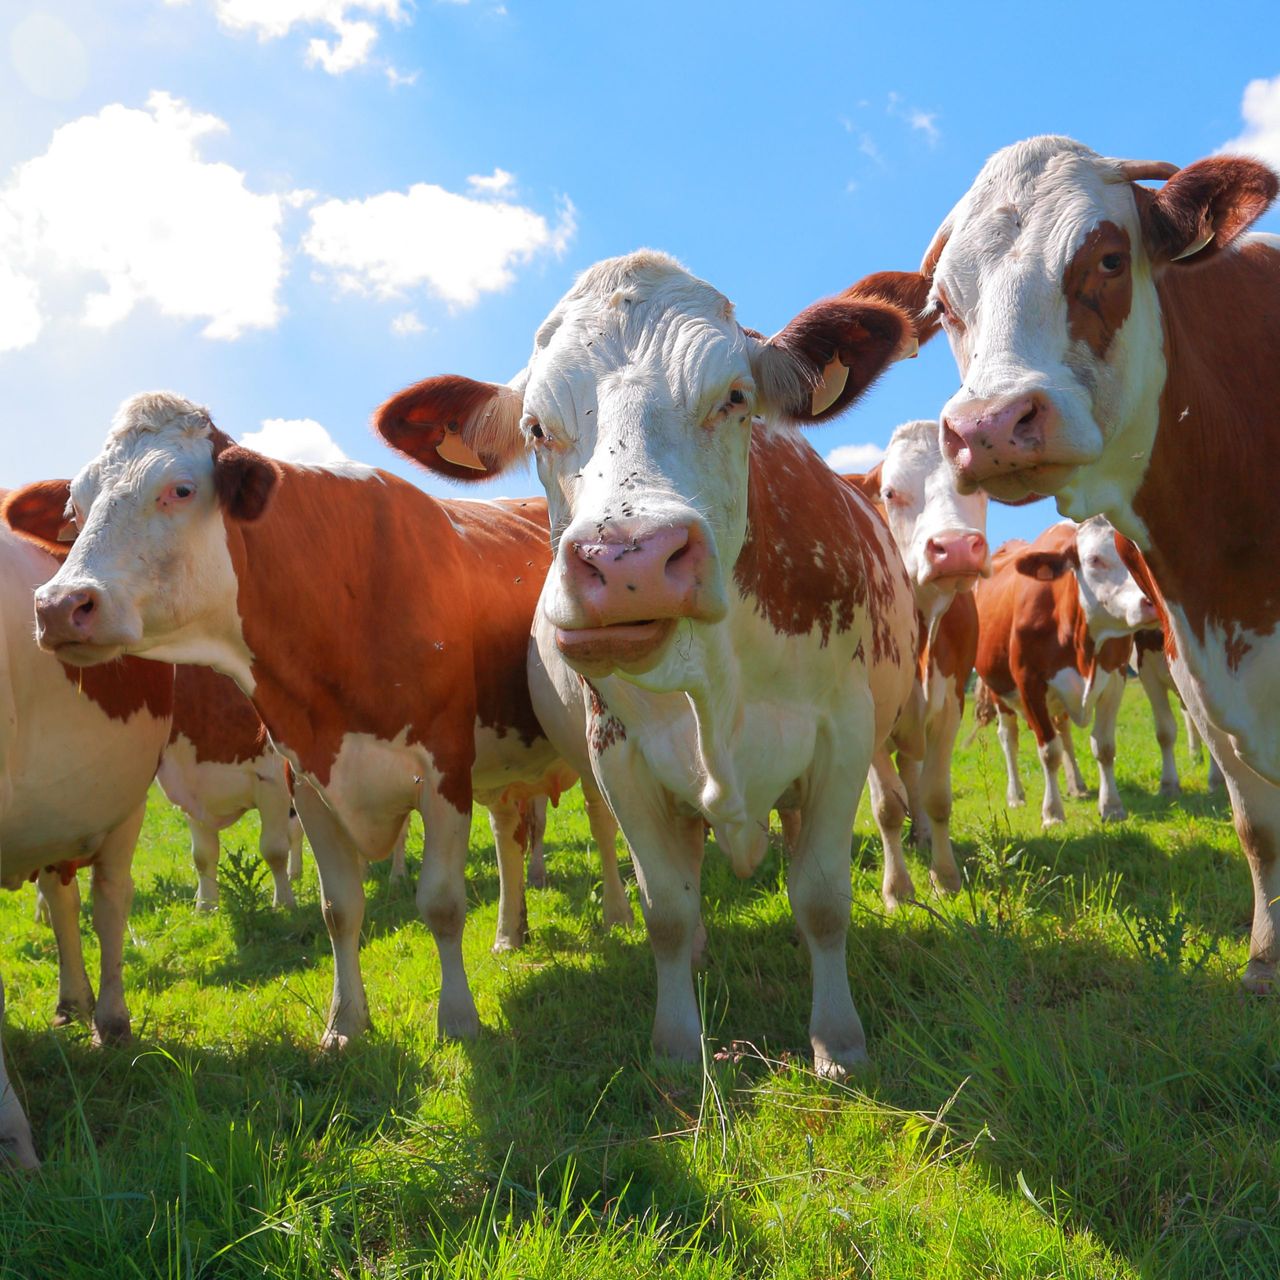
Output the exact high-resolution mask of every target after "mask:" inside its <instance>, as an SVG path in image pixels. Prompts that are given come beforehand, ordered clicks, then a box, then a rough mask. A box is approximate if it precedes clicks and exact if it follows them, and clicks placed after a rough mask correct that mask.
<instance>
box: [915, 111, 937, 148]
mask: <svg viewBox="0 0 1280 1280" xmlns="http://www.w3.org/2000/svg"><path fill="white" fill-rule="evenodd" d="M937 122H938V113H937V112H936V111H920V110H919V109H918V108H916V107H912V108H911V110H910V111H908V112H907V123H908V124H909V125H910V126H911V127H912V128H913V129H919V130H920V132H921V133H923V134H924V136H925V137H926V138H928V139H929V141H930V142H931V143H933V142H937V141H938V139H939V138H941V137H942V131H941V130H940V129H939V128H938V123H937Z"/></svg>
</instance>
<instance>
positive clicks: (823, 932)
mask: <svg viewBox="0 0 1280 1280" xmlns="http://www.w3.org/2000/svg"><path fill="white" fill-rule="evenodd" d="M866 728H867V736H868V738H869V737H870V736H871V726H870V725H868V726H866ZM837 754H838V755H839V756H840V757H841V763H842V764H843V763H847V762H848V761H850V760H853V761H854V762H855V763H856V764H861V761H859V760H858V759H857V755H858V753H857V752H856V750H855V749H853V748H849V749H846V750H845V751H843V752H839V753H837ZM880 754H883V755H884V758H885V761H886V762H888V754H887V752H882V753H880ZM825 755H826V753H825V752H820V754H819V755H818V757H817V758H816V759H815V761H814V765H813V768H812V770H811V773H810V778H809V787H808V796H807V797H806V803H805V807H804V811H803V812H804V820H803V822H802V824H801V828H800V845H799V848H798V849H797V850H796V856H795V857H794V858H793V859H792V860H791V865H790V868H789V870H788V874H787V896H788V897H789V898H790V900H791V912H792V914H793V915H794V916H795V920H796V924H797V925H798V926H799V927H800V933H801V935H802V936H803V937H804V940H805V943H806V945H807V946H808V948H809V960H810V964H811V965H812V968H813V1006H812V1011H811V1013H810V1017H809V1039H810V1042H811V1043H812V1045H813V1066H814V1070H815V1071H816V1072H817V1074H818V1075H820V1076H828V1077H830V1078H832V1079H841V1078H843V1076H844V1075H845V1074H846V1073H847V1072H848V1071H850V1070H852V1069H853V1068H855V1067H857V1066H860V1065H861V1064H863V1063H865V1062H866V1060H867V1038H866V1034H865V1032H864V1031H863V1029H862V1020H861V1019H860V1018H859V1017H858V1011H857V1009H856V1008H855V1007H854V1004H853V995H852V993H851V992H850V990H849V965H848V960H847V959H846V956H845V939H846V937H847V935H848V932H849V912H850V909H851V907H852V905H853V893H852V889H851V887H850V883H849V836H850V834H851V832H852V831H853V822H854V818H855V816H856V815H857V812H858V800H859V799H860V793H861V790H862V789H861V787H850V786H849V779H850V778H857V777H860V776H861V772H860V770H859V769H858V768H856V767H855V768H853V769H848V768H840V769H836V768H833V767H832V765H833V760H832V759H830V758H825V759H824V758H823V757H824V756H825ZM862 759H863V760H865V759H866V756H865V754H864V755H863V756H862ZM891 772H892V770H891ZM895 780H896V779H895Z"/></svg>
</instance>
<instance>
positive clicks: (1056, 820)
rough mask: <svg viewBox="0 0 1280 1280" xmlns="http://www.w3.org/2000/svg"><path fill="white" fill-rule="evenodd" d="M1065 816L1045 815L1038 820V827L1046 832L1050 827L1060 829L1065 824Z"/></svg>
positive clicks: (1057, 814)
mask: <svg viewBox="0 0 1280 1280" xmlns="http://www.w3.org/2000/svg"><path fill="white" fill-rule="evenodd" d="M1066 820H1067V819H1066V815H1065V814H1061V813H1046V814H1045V815H1044V817H1043V818H1042V819H1041V820H1040V825H1041V826H1042V827H1043V828H1044V829H1045V830H1046V831H1048V830H1049V828H1050V827H1060V826H1062V824H1063V823H1064V822H1066Z"/></svg>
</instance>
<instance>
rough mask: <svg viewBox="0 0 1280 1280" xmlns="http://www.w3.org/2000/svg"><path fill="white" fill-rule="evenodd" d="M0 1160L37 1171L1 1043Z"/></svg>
mask: <svg viewBox="0 0 1280 1280" xmlns="http://www.w3.org/2000/svg"><path fill="white" fill-rule="evenodd" d="M3 1023H4V980H3V979H0V1027H2V1026H3ZM0 1157H3V1158H4V1159H6V1160H12V1161H13V1162H14V1164H16V1165H18V1167H19V1168H22V1169H38V1168H39V1167H40V1161H39V1160H38V1159H37V1158H36V1148H35V1143H34V1142H32V1141H31V1126H30V1125H29V1124H28V1123H27V1116H26V1112H24V1111H23V1109H22V1103H20V1102H19V1101H18V1095H17V1094H16V1093H15V1092H14V1091H13V1085H11V1084H10V1083H9V1073H8V1071H7V1070H6V1068H5V1065H4V1042H3V1040H2V1039H0Z"/></svg>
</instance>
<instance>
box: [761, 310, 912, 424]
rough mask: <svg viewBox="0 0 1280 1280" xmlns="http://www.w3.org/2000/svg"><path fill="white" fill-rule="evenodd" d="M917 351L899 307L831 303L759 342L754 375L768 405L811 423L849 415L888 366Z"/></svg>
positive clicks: (778, 412) (785, 416) (782, 414)
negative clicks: (765, 340) (849, 408)
mask: <svg viewBox="0 0 1280 1280" xmlns="http://www.w3.org/2000/svg"><path fill="white" fill-rule="evenodd" d="M915 350H916V340H915V333H914V331H913V330H912V327H911V321H910V320H909V319H908V318H907V316H906V314H905V313H904V312H902V311H901V310H899V309H898V308H897V307H895V306H892V305H891V304H889V303H886V302H880V301H871V300H867V299H842V298H831V299H828V300H827V301H825V302H815V303H814V304H813V306H811V307H806V308H805V309H804V310H803V311H802V312H801V313H800V314H799V315H798V316H796V318H795V319H794V320H792V321H791V323H790V324H789V325H787V327H786V328H785V329H783V330H782V331H781V332H779V333H776V334H774V336H773V337H772V338H770V339H769V340H768V341H767V342H762V343H759V344H758V345H757V346H756V347H755V350H754V351H753V353H752V358H751V369H752V373H753V374H754V376H755V380H756V387H757V389H758V391H759V393H760V400H761V403H762V405H763V406H765V407H767V409H769V410H770V411H771V412H772V413H773V414H774V415H776V416H778V417H780V418H782V419H784V420H787V421H791V422H799V423H805V424H808V423H811V422H823V421H825V420H826V419H827V418H834V417H835V416H836V415H837V414H840V413H843V412H844V411H845V409H847V408H848V407H849V406H850V405H851V404H852V403H853V402H854V401H855V400H856V399H857V398H858V397H859V396H860V395H861V394H862V393H863V392H864V391H865V390H866V389H867V388H868V387H869V386H870V385H871V384H872V383H873V382H874V381H875V380H876V378H877V377H879V375H880V374H881V373H882V372H883V371H884V369H885V368H886V367H887V366H888V365H889V364H891V363H892V362H893V361H894V360H901V359H903V358H904V357H906V356H909V355H914V354H915Z"/></svg>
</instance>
